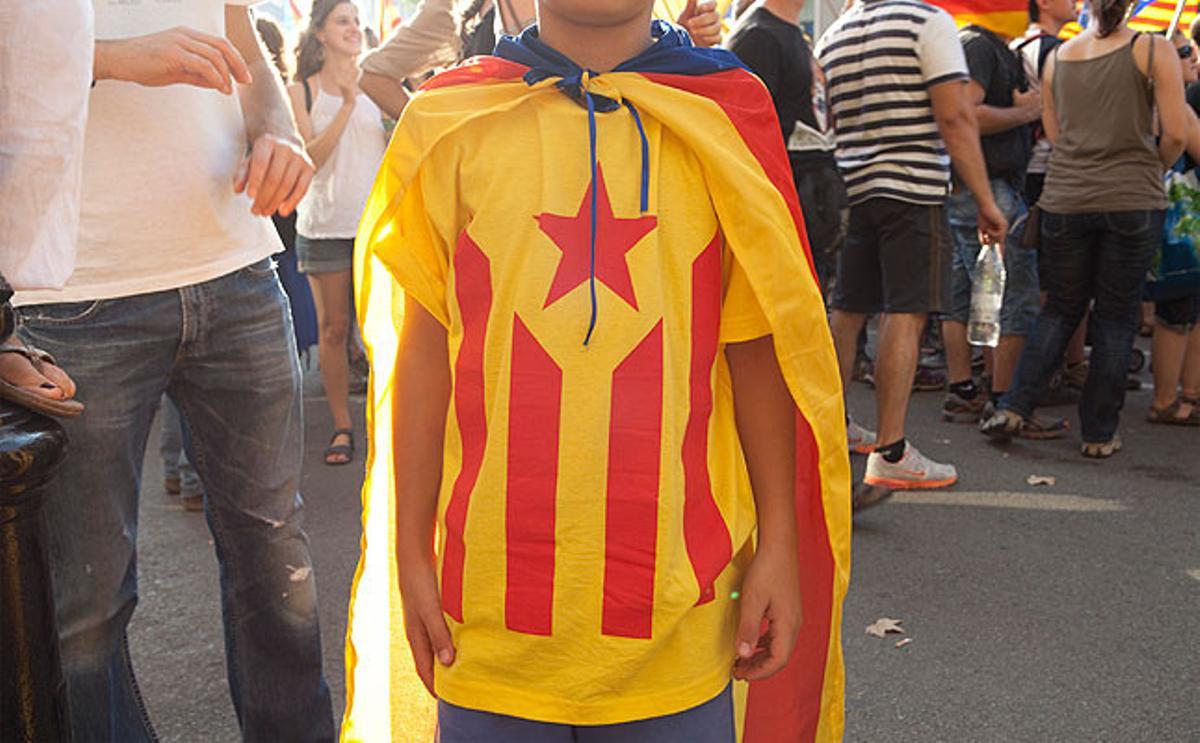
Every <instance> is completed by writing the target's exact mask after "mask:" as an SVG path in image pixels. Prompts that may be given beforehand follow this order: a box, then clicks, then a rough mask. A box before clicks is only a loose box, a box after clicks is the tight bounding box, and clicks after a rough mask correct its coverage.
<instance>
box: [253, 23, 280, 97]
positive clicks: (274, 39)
mask: <svg viewBox="0 0 1200 743" xmlns="http://www.w3.org/2000/svg"><path fill="white" fill-rule="evenodd" d="M254 27H255V28H256V29H257V30H258V38H260V39H262V42H263V46H265V47H266V48H267V52H269V53H270V55H271V61H272V62H274V63H275V69H277V70H279V76H280V77H281V78H283V81H284V82H285V83H286V82H287V79H288V65H287V60H286V59H284V58H283V31H281V30H280V29H279V24H278V23H276V22H275V21H273V20H271V19H270V18H264V17H259V18H257V19H256V20H255V21H254Z"/></svg>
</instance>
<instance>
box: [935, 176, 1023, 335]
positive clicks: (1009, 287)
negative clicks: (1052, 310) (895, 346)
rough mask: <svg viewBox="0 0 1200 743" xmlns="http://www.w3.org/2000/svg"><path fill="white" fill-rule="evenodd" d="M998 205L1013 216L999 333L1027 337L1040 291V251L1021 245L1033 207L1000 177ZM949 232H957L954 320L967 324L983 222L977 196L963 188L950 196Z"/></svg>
mask: <svg viewBox="0 0 1200 743" xmlns="http://www.w3.org/2000/svg"><path fill="white" fill-rule="evenodd" d="M992 193H993V194H994V195H995V197H996V206H998V207H1000V211H1002V212H1004V216H1005V218H1006V219H1008V224H1009V233H1008V239H1007V240H1005V242H1004V270H1005V272H1006V274H1007V280H1006V281H1005V284H1004V303H1003V304H1002V305H1001V307H1000V335H1013V336H1026V335H1029V333H1030V331H1032V330H1033V323H1034V321H1035V320H1037V315H1038V308H1039V305H1040V301H1039V295H1038V266H1037V262H1038V256H1037V250H1036V249H1034V248H1025V247H1021V232H1022V227H1023V226H1024V224H1025V217H1026V216H1027V215H1028V210H1027V209H1026V208H1025V202H1024V201H1023V200H1022V199H1021V195H1020V194H1019V193H1017V192H1016V191H1015V190H1013V187H1012V186H1010V185H1009V184H1008V183H1007V182H1005V181H1003V180H1001V179H998V178H997V179H993V180H992ZM946 215H947V217H949V220H950V234H951V235H952V236H953V237H954V261H953V269H952V271H953V277H954V278H953V287H954V301H953V304H952V305H951V306H952V307H953V311H952V312H951V313H950V318H949V319H951V320H956V321H958V322H961V323H966V322H967V320H968V319H969V317H970V314H971V285H972V283H973V282H974V279H975V259H976V258H978V257H979V248H980V245H979V227H978V224H977V223H976V209H975V197H974V196H972V195H971V192H970V191H960V192H958V193H955V194H953V195H951V196H950V198H949V199H947V200H946Z"/></svg>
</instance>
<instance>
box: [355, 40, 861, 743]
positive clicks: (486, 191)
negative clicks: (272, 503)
mask: <svg viewBox="0 0 1200 743" xmlns="http://www.w3.org/2000/svg"><path fill="white" fill-rule="evenodd" d="M655 33H656V37H657V39H658V40H657V43H656V44H655V45H653V46H652V47H651V49H650V50H649V51H648V52H646V53H644V54H643V55H640V56H639V57H637V58H635V59H634V60H631V61H630V62H627V63H625V64H623V65H621V66H620V67H619V68H618V69H617V70H616V71H614V72H611V73H605V74H601V75H596V76H592V75H590V74H586V73H583V72H582V71H581V70H579V69H578V68H577V67H574V66H573V65H571V63H569V62H568V61H566V60H565V59H564V58H562V57H561V56H558V55H556V54H555V53H552V52H550V51H547V48H545V47H544V45H541V46H539V44H540V42H537V41H536V34H534V33H532V32H526V34H524V35H523V36H522V38H521V40H519V41H504V42H501V44H500V47H499V48H498V51H497V55H498V56H497V57H481V58H477V59H476V60H473V61H471V62H468V63H467V64H466V65H465V66H462V67H459V68H456V69H454V70H451V71H449V72H446V73H443V74H442V75H440V76H438V77H435V78H434V79H433V80H432V81H430V83H429V84H427V86H426V88H425V89H424V90H423V92H421V93H420V94H419V95H418V96H416V97H415V98H414V100H413V102H412V103H411V104H410V106H409V108H408V109H407V110H406V111H405V114H404V116H403V118H402V119H401V121H400V123H399V125H398V127H397V130H396V134H395V136H394V138H393V140H392V143H391V145H390V147H389V150H388V154H387V156H386V158H385V160H384V164H383V166H382V168H381V170H380V173H379V176H378V178H377V181H376V185H375V190H374V192H373V195H372V197H371V200H370V202H369V203H368V206H367V210H366V214H365V216H364V220H363V224H362V227H361V229H360V232H359V235H358V240H357V242H356V251H355V252H356V255H355V263H356V271H355V275H356V284H357V286H356V290H357V296H358V310H359V319H360V322H361V324H362V326H363V330H364V338H365V340H366V342H367V344H368V348H369V351H370V355H371V362H372V370H373V374H372V382H371V402H370V406H369V409H368V411H369V416H370V421H369V423H370V431H371V451H370V454H369V456H368V478H367V482H366V484H365V485H364V489H363V508H364V516H363V525H364V531H363V553H362V558H361V561H360V564H359V568H358V573H357V575H356V578H355V584H354V592H353V599H352V604H351V612H350V627H349V632H348V638H347V652H346V657H347V675H348V678H347V690H348V691H347V697H348V701H347V711H346V717H345V721H344V724H343V728H342V731H343V738H344V739H345V740H353V741H358V740H362V741H376V740H402V741H417V742H421V743H423V742H424V741H430V740H432V739H433V731H434V726H435V717H434V710H435V707H434V704H433V700H432V699H431V698H430V697H429V696H428V694H427V693H426V692H425V690H424V689H423V687H422V686H421V684H420V682H419V681H418V680H417V676H416V673H415V669H414V668H413V662H412V659H411V656H410V653H409V650H408V647H407V643H406V642H405V637H404V629H403V625H402V620H401V610H400V596H399V593H398V590H397V580H396V575H397V567H396V564H395V559H394V554H395V551H394V547H395V537H394V524H393V514H394V505H395V504H394V497H393V492H394V481H395V472H394V471H393V463H392V459H391V457H390V456H389V452H391V450H392V444H393V440H392V433H393V430H394V427H395V426H397V425H403V421H395V420H393V419H392V404H391V395H392V384H393V377H392V370H393V367H394V364H395V360H396V353H397V339H398V333H399V328H400V325H401V321H402V314H403V306H404V296H405V294H406V293H407V294H408V295H409V296H410V297H411V298H413V299H415V300H416V301H418V302H419V303H420V304H421V305H422V306H423V307H424V308H425V309H426V310H428V311H429V312H430V313H431V314H432V315H433V316H434V317H436V318H438V320H439V321H440V322H442V324H443V325H444V326H445V327H446V329H447V338H448V351H449V355H448V358H447V359H446V360H445V363H447V364H448V365H449V366H450V368H451V370H452V377H453V380H454V383H453V391H452V400H451V404H450V410H449V415H448V419H447V426H446V432H445V441H444V450H445V451H444V457H445V465H444V468H443V472H444V477H443V482H442V487H441V491H440V493H439V508H438V515H439V522H438V532H439V534H438V553H439V583H440V587H441V599H442V607H443V612H444V614H445V616H446V618H447V622H448V624H449V626H450V628H451V634H452V636H453V638H454V641H455V644H456V647H457V649H458V656H457V658H456V660H455V663H454V665H453V666H451V667H449V668H441V667H439V668H438V669H437V672H436V679H435V684H436V688H437V691H438V693H439V695H440V696H441V697H442V698H443V699H446V700H447V701H449V702H451V703H456V704H459V705H462V706H466V707H470V708H474V709H482V710H487V711H492V712H499V713H503V714H510V715H516V716H520V717H530V718H534V719H541V720H547V721H551V722H562V723H568V724H605V723H608V722H618V721H625V720H631V719H639V718H642V717H648V716H657V715H661V714H667V713H670V712H673V711H680V710H683V709H686V708H688V707H691V706H695V705H696V704H699V703H701V702H703V701H706V700H707V699H709V698H711V697H713V696H715V695H716V694H717V693H718V692H720V691H721V689H722V688H724V686H725V685H726V684H727V683H728V680H729V671H728V669H729V664H730V663H731V662H732V660H733V644H734V643H733V629H734V626H733V625H734V623H735V621H736V615H737V609H736V607H737V604H736V602H737V600H738V594H737V591H738V588H739V585H740V580H741V575H742V572H743V570H744V568H745V566H746V565H747V563H748V561H749V560H750V559H751V558H752V556H753V532H754V524H755V517H754V505H753V499H752V497H751V494H750V490H749V480H748V476H747V472H746V468H745V464H744V456H743V455H742V453H741V449H740V442H739V439H738V436H737V431H736V427H735V424H734V419H733V407H732V406H733V400H732V392H731V385H730V378H729V370H728V366H727V365H726V364H725V362H724V354H723V353H722V352H721V349H722V348H723V345H724V344H725V343H731V342H739V341H744V340H750V339H753V338H758V337H763V336H767V335H770V336H772V337H773V339H774V345H775V348H776V353H777V358H778V361H779V365H780V368H781V370H782V372H783V375H784V378H785V380H786V382H787V384H788V388H789V390H790V391H791V393H792V396H793V398H794V400H795V403H796V410H797V414H796V420H797V483H796V498H797V500H796V506H797V508H796V510H797V520H798V523H797V526H798V530H799V535H800V545H799V550H800V553H799V563H800V566H801V586H800V589H801V593H802V597H803V602H804V626H803V628H802V630H801V632H800V636H799V640H798V644H797V647H796V650H795V652H794V654H793V657H792V660H791V662H790V663H789V665H788V667H787V668H786V669H784V670H783V671H781V672H780V673H779V674H777V675H776V676H774V677H772V678H771V679H768V680H766V681H762V682H755V683H752V684H749V685H745V684H739V685H738V686H737V687H736V689H735V698H736V700H737V709H738V729H739V733H740V735H741V736H742V737H743V739H744V740H745V741H749V742H751V743H755V742H756V741H776V740H780V739H781V738H780V736H781V735H783V736H785V738H786V739H787V740H796V741H834V740H840V739H841V736H842V732H843V697H844V672H843V664H842V651H841V637H840V624H841V608H842V600H843V598H844V596H845V592H846V588H847V585H848V580H849V560H850V550H849V547H850V507H849V505H850V490H849V485H850V480H849V464H848V461H847V449H846V438H845V436H846V434H845V425H844V410H843V405H842V394H841V387H840V382H839V376H838V370H837V364H836V359H835V356H834V353H833V347H832V342H831V339H830V336H829V331H828V327H827V324H826V322H825V310H824V304H823V302H822V299H821V295H820V292H819V290H818V288H817V286H816V281H815V279H814V274H813V271H812V266H811V256H810V254H809V250H808V245H807V240H806V238H805V233H804V228H803V218H802V216H801V213H800V209H799V204H798V202H797V199H796V193H795V189H794V187H793V185H792V180H791V178H792V176H791V170H790V167H789V165H788V160H787V156H786V152H785V150H784V146H783V142H782V139H781V136H780V134H779V126H778V122H777V119H776V118H775V114H774V109H773V106H772V104H771V101H770V98H769V96H768V94H767V92H766V90H765V88H763V86H762V85H761V83H759V82H757V81H756V80H755V79H754V78H753V76H752V75H750V74H749V73H748V72H747V71H746V70H744V69H743V68H742V67H741V66H740V64H739V63H738V62H737V60H736V58H734V57H733V56H732V55H731V54H729V53H728V52H725V51H722V50H697V49H694V48H693V47H691V46H690V45H688V44H686V42H685V41H684V39H683V37H682V36H681V35H680V34H678V33H677V32H676V31H674V30H672V29H670V28H668V27H667V26H665V25H663V24H656V27H655ZM564 93H566V95H564ZM572 98H574V100H572ZM577 104H580V105H577ZM530 659H536V662H535V663H531V662H530Z"/></svg>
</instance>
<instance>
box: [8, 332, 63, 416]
mask: <svg viewBox="0 0 1200 743" xmlns="http://www.w3.org/2000/svg"><path fill="white" fill-rule="evenodd" d="M6 353H15V354H17V355H19V356H24V357H25V358H26V359H28V361H29V364H30V365H31V366H32V367H33V369H34V371H36V372H37V373H38V374H45V368H46V364H53V365H54V366H58V364H57V363H56V362H55V361H54V357H53V356H51V355H50V354H48V353H46V352H45V351H43V350H41V349H40V348H34V347H33V346H27V345H25V344H24V343H22V342H21V341H20V340H18V339H17V338H9V339H8V340H7V341H5V342H4V343H3V344H0V354H6ZM0 398H3V399H5V400H8V401H10V402H14V403H16V404H17V405H20V406H22V407H25V408H29V409H30V410H32V411H34V412H37V413H42V414H44V415H49V416H54V417H58V418H74V417H75V416H77V415H79V414H80V413H82V412H83V403H81V402H79V401H78V400H55V399H53V398H50V397H46V396H45V395H39V394H38V393H36V392H31V391H30V390H29V389H28V388H25V387H18V386H17V385H15V384H12V383H11V382H8V381H7V380H4V379H0Z"/></svg>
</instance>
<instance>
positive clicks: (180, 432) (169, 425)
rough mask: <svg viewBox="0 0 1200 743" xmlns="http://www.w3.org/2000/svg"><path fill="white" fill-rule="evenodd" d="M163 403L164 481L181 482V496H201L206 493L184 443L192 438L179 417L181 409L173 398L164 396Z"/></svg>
mask: <svg viewBox="0 0 1200 743" xmlns="http://www.w3.org/2000/svg"><path fill="white" fill-rule="evenodd" d="M162 401H163V402H162V433H161V434H160V444H159V447H158V452H159V454H161V455H162V461H163V479H164V480H179V492H180V494H181V495H199V494H200V493H202V492H204V486H203V485H201V484H200V476H199V475H197V474H196V468H195V467H193V466H192V463H191V461H190V460H189V459H188V455H187V447H186V446H184V443H183V442H184V439H190V438H191V437H190V436H188V435H187V433H186V431H185V428H186V426H185V425H184V423H183V419H182V418H181V417H179V408H177V407H175V403H173V402H171V398H170V397H168V396H167V395H163V398H162ZM189 445H190V443H189Z"/></svg>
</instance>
